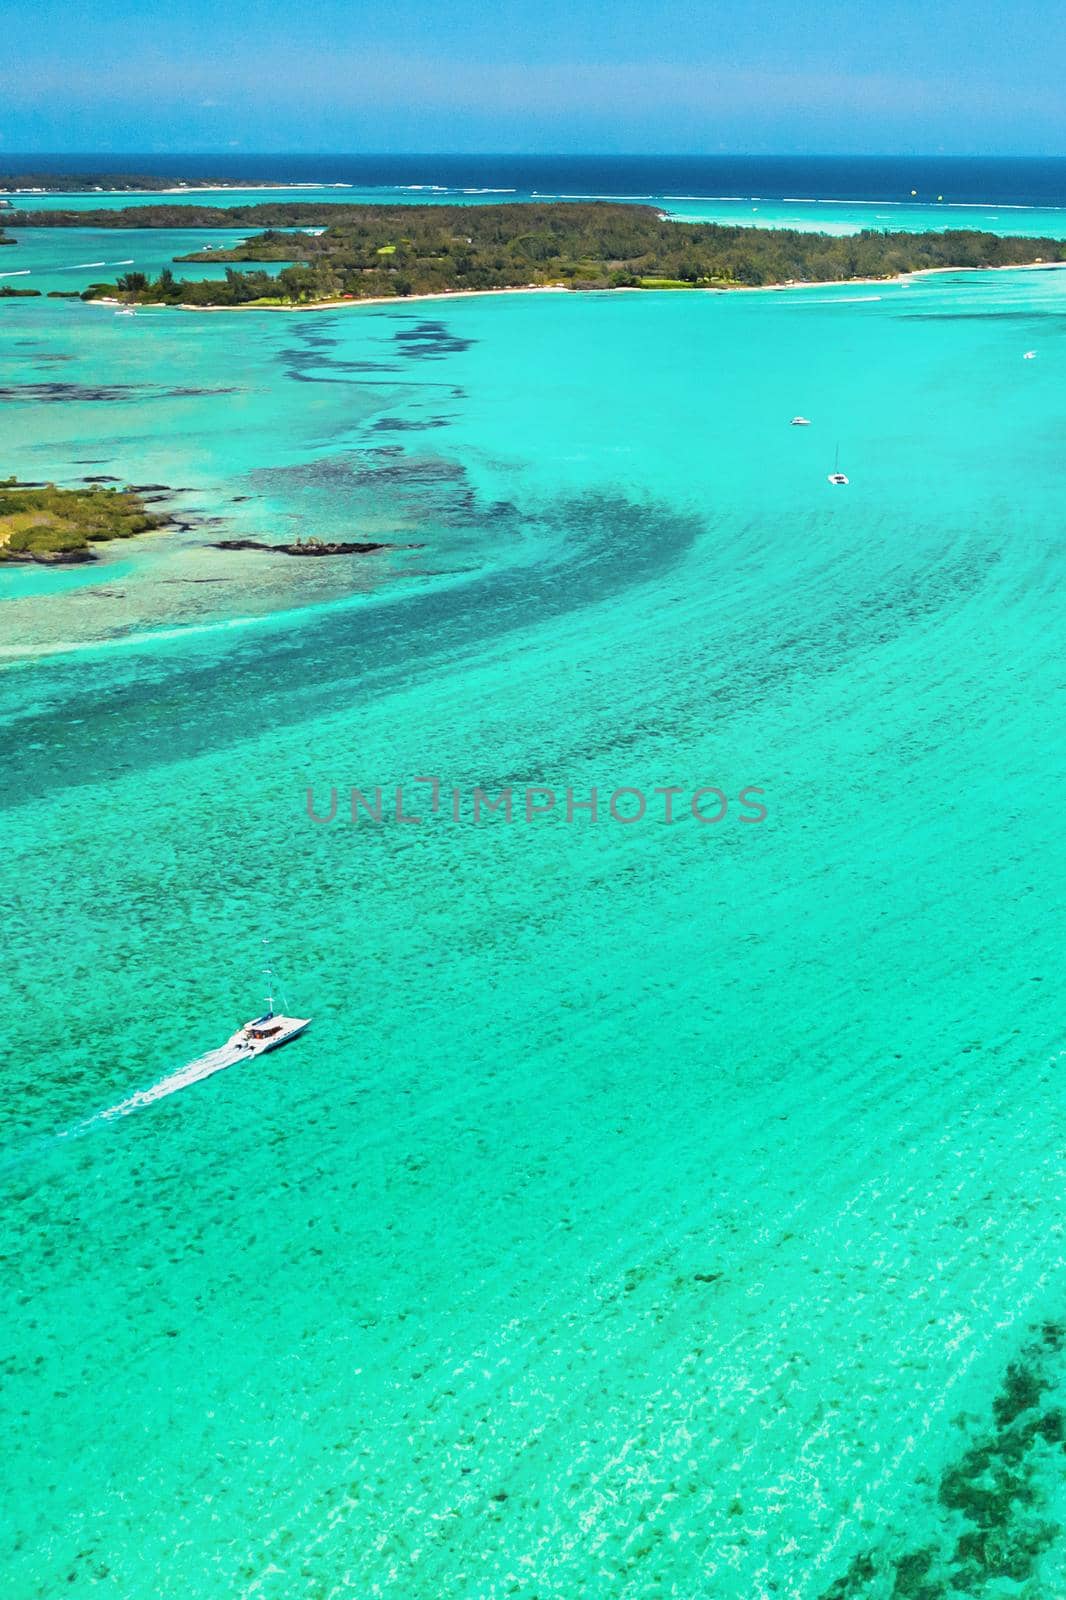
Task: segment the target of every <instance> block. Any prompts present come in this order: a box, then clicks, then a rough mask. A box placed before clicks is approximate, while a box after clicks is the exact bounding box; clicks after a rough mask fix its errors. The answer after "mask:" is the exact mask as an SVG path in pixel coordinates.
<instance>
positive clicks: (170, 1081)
mask: <svg viewBox="0 0 1066 1600" xmlns="http://www.w3.org/2000/svg"><path fill="white" fill-rule="evenodd" d="M241 1060H247V1054H246V1053H245V1052H244V1051H242V1050H241V1049H239V1048H238V1047H237V1046H236V1045H222V1046H221V1047H220V1048H219V1049H218V1050H209V1051H208V1052H207V1054H206V1055H203V1056H197V1058H196V1060H195V1061H189V1062H187V1063H186V1065H185V1066H184V1067H179V1068H178V1070H177V1072H172V1073H170V1074H169V1076H168V1077H166V1078H160V1080H159V1082H158V1083H154V1084H153V1085H152V1087H151V1088H150V1089H138V1090H137V1093H136V1094H131V1095H130V1096H129V1098H128V1099H126V1100H120V1101H119V1102H118V1103H117V1104H116V1105H113V1106H108V1108H107V1110H106V1111H98V1112H97V1113H96V1115H95V1116H94V1117H89V1118H88V1119H87V1120H86V1121H85V1122H79V1123H78V1124H77V1126H76V1127H73V1128H68V1129H66V1131H65V1132H64V1133H62V1134H61V1135H60V1138H63V1139H70V1138H73V1137H75V1135H77V1134H81V1133H88V1131H89V1129H90V1128H96V1127H99V1126H100V1124H101V1123H103V1122H117V1121H118V1119H119V1118H120V1117H128V1116H130V1115H132V1113H133V1112H134V1111H143V1109H144V1107H145V1106H151V1105H155V1103H156V1101H157V1100H165V1099H166V1098H167V1096H168V1095H172V1094H177V1093H178V1091H179V1090H180V1089H187V1088H188V1087H189V1085H190V1084H193V1083H202V1082H203V1081H204V1079H205V1078H210V1077H213V1076H214V1074H215V1073H216V1072H223V1071H225V1069H226V1067H232V1066H233V1065H234V1063H235V1062H237V1061H241Z"/></svg>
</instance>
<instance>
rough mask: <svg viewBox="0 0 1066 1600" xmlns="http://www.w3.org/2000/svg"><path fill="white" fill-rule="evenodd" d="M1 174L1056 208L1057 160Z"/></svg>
mask: <svg viewBox="0 0 1066 1600" xmlns="http://www.w3.org/2000/svg"><path fill="white" fill-rule="evenodd" d="M0 169H2V170H0V177H2V175H3V173H4V172H7V173H25V172H31V171H32V172H64V173H88V172H128V173H137V174H142V175H145V176H148V175H153V176H154V175H158V176H160V177H174V178H186V179H187V178H218V179H220V180H223V181H226V182H229V183H241V182H247V183H251V182H260V183H262V182H268V183H313V184H328V183H350V184H353V185H354V186H357V187H359V188H364V187H377V186H381V187H386V188H391V187H396V186H404V185H408V184H426V185H440V186H442V187H447V188H457V189H486V190H487V189H498V190H503V191H507V190H510V191H513V192H514V193H516V194H519V195H529V194H537V193H541V194H545V195H556V194H594V195H619V196H626V197H633V196H641V195H648V196H653V195H654V196H662V195H667V196H680V197H694V198H699V199H702V198H715V199H717V198H723V197H730V196H736V197H739V198H747V197H749V196H751V197H760V198H765V199H792V198H797V197H798V198H810V199H824V200H903V199H907V198H909V197H910V195H911V192H912V191H916V192H917V194H918V196H919V197H927V196H936V195H940V194H943V195H944V196H945V197H950V198H951V199H952V200H954V201H956V202H965V201H970V202H975V203H976V202H986V203H993V204H998V205H1022V206H1039V205H1066V157H1050V158H1049V157H1032V158H1018V157H993V156H979V157H969V156H967V157H959V156H743V155H732V156H730V155H714V156H596V155H588V156H558V155H417V154H414V155H306V154H305V155H284V154H277V155H243V154H238V153H235V152H233V151H228V152H226V153H225V154H221V155H220V154H204V153H199V154H194V153H186V154H180V153H179V154H175V153H173V152H170V153H167V154H165V155H159V154H145V153H138V152H127V153H115V152H113V151H112V152H108V153H97V154H88V155H87V154H78V155H63V154H51V155H34V154H25V153H18V152H9V153H7V154H6V155H4V156H3V157H0Z"/></svg>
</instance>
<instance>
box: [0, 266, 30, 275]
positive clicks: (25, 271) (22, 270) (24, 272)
mask: <svg viewBox="0 0 1066 1600" xmlns="http://www.w3.org/2000/svg"><path fill="white" fill-rule="evenodd" d="M29 275H30V269H29V267H22V268H20V270H19V271H18V272H0V278H28V277H29Z"/></svg>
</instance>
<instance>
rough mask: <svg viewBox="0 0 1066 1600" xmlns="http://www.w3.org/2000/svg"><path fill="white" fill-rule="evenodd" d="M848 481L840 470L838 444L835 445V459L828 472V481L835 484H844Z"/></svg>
mask: <svg viewBox="0 0 1066 1600" xmlns="http://www.w3.org/2000/svg"><path fill="white" fill-rule="evenodd" d="M849 481H850V480H849V479H848V478H847V477H846V476H845V474H844V473H843V472H841V470H840V446H839V445H837V453H836V459H835V461H834V462H833V470H832V472H831V473H830V474H829V482H830V483H835V484H846V483H848V482H849Z"/></svg>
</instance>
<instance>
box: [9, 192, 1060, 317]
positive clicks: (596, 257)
mask: <svg viewBox="0 0 1066 1600" xmlns="http://www.w3.org/2000/svg"><path fill="white" fill-rule="evenodd" d="M12 221H14V222H17V224H18V225H19V226H28V225H33V226H46V227H61V226H74V225H79V226H86V225H89V224H91V225H92V226H93V227H101V226H104V227H119V226H126V227H138V228H141V227H174V226H179V227H180V226H189V225H195V226H197V227H202V226H211V227H227V228H234V227H242V226H244V227H248V228H249V229H252V228H256V227H260V228H265V231H263V232H260V233H258V234H256V236H255V237H253V238H248V239H246V240H245V241H244V242H243V243H242V244H239V245H237V246H236V247H235V248H233V249H227V250H211V251H201V252H198V253H196V254H194V255H189V256H185V257H183V258H179V259H182V260H184V261H186V262H193V261H200V262H206V261H211V262H217V261H228V262H234V263H251V262H256V261H273V262H279V261H286V262H295V263H296V264H295V265H291V266H288V267H286V268H285V269H284V270H283V271H282V272H281V273H280V274H279V275H278V276H277V277H276V278H274V277H269V276H268V275H266V274H264V273H254V272H253V273H247V274H241V273H237V272H230V273H229V274H227V277H226V279H225V281H224V282H211V281H202V280H201V281H195V280H194V281H180V282H179V280H178V279H176V278H175V277H174V275H173V273H171V272H169V271H168V272H166V273H164V274H163V275H162V276H161V277H160V278H159V279H157V280H155V281H154V282H151V283H150V282H148V281H147V280H146V279H145V278H144V277H143V276H142V275H140V274H136V273H129V274H127V275H126V277H125V278H122V279H120V280H119V282H118V283H117V284H95V285H92V286H91V288H90V289H89V290H87V291H86V294H87V297H90V298H98V297H99V296H101V295H106V294H112V295H117V296H119V297H121V298H126V299H130V300H138V301H152V302H157V303H163V304H167V303H172V304H185V305H244V304H249V303H252V302H257V303H266V304H308V303H312V302H314V301H318V300H329V299H335V298H341V297H351V298H353V299H364V298H367V297H369V296H377V295H386V296H388V295H409V294H427V293H434V292H443V291H448V290H457V289H504V288H513V287H517V286H521V285H527V284H529V285H542V284H557V283H561V284H565V285H567V286H568V287H571V288H588V289H611V288H623V287H626V288H695V287H698V286H705V287H707V286H709V287H723V288H728V287H733V286H749V287H755V286H758V285H761V284H773V283H811V282H822V281H829V282H839V281H844V280H847V279H851V278H888V277H895V276H896V275H897V274H899V273H901V272H914V271H918V270H921V269H923V268H929V267H996V266H1010V265H1014V264H1018V263H1021V262H1027V261H1034V260H1044V261H1062V260H1066V243H1063V242H1060V241H1058V240H1055V239H1012V238H1000V237H999V236H998V235H997V234H992V233H977V232H974V231H972V230H968V229H951V230H948V231H946V232H942V233H877V232H872V231H871V232H866V233H861V234H858V235H857V236H854V237H850V238H831V237H829V236H828V235H827V234H819V233H799V232H794V231H791V230H787V229H779V230H778V229H775V230H769V229H768V230H761V229H755V228H743V227H723V226H721V225H718V224H715V223H687V222H686V223H681V222H671V221H668V220H666V219H665V218H664V217H662V216H661V215H660V214H659V213H658V212H657V211H655V210H653V209H652V208H651V207H649V206H633V205H624V204H617V203H608V202H595V203H589V204H578V203H573V202H569V203H558V202H557V203H554V204H543V205H513V204H506V205H487V206H469V207H463V208H462V209H459V208H453V207H446V206H368V205H343V204H326V205H317V204H306V203H300V202H288V201H286V202H283V203H280V204H279V203H266V204H262V205H255V206H236V207H229V208H224V209H216V208H201V207H198V206H184V207H177V206H144V207H138V208H136V209H132V208H127V209H126V210H123V211H114V212H106V211H105V212H92V213H90V214H87V213H84V212H76V211H57V212H37V213H15V216H14V218H13V219H12ZM316 225H318V226H319V231H318V232H310V231H298V232H293V231H291V230H292V229H293V227H295V226H298V227H300V228H301V229H303V230H308V229H311V228H314V227H315V226H316ZM287 230H289V231H287Z"/></svg>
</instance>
